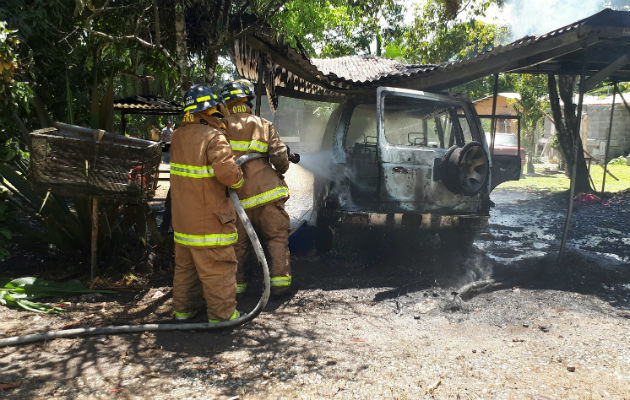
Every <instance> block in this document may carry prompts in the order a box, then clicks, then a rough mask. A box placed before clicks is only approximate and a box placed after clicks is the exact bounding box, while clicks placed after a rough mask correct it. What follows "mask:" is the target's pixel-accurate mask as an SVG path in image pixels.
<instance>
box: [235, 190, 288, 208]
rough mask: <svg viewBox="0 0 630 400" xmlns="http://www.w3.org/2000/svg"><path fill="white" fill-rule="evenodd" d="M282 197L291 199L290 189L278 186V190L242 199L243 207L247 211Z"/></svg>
mask: <svg viewBox="0 0 630 400" xmlns="http://www.w3.org/2000/svg"><path fill="white" fill-rule="evenodd" d="M282 197H289V188H288V187H286V186H278V187H277V188H274V189H271V190H267V191H266V192H262V193H261V194H257V195H256V196H252V197H248V198H246V199H241V205H242V206H243V208H245V209H247V208H252V207H255V206H258V205H260V204H265V203H268V202H270V201H273V200H276V199H279V198H282Z"/></svg>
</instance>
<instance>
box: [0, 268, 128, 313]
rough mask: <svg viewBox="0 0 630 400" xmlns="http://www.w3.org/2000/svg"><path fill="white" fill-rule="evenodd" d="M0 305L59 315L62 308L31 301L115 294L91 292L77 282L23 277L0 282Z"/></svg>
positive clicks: (106, 291) (110, 291) (111, 291)
mask: <svg viewBox="0 0 630 400" xmlns="http://www.w3.org/2000/svg"><path fill="white" fill-rule="evenodd" d="M0 285H3V286H2V287H0V304H2V305H5V306H8V307H13V308H18V309H22V310H26V311H32V312H39V313H46V314H59V313H61V312H63V311H64V310H63V308H62V307H59V306H56V305H53V304H47V303H40V302H34V301H32V300H34V299H39V298H43V297H63V296H74V295H78V294H84V293H116V292H115V291H113V290H92V289H88V288H86V287H85V286H83V285H82V284H81V283H80V282H79V281H67V282H52V281H47V280H44V279H41V278H35V277H24V278H17V279H13V280H10V281H6V280H5V281H4V282H3V281H2V280H0Z"/></svg>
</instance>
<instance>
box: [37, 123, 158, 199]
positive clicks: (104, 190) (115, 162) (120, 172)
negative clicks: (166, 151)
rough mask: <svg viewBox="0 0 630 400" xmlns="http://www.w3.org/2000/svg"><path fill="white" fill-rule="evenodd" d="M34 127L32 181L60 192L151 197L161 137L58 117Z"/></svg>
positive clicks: (114, 196)
mask: <svg viewBox="0 0 630 400" xmlns="http://www.w3.org/2000/svg"><path fill="white" fill-rule="evenodd" d="M55 126H56V128H46V129H39V130H36V131H33V132H31V134H30V138H31V157H30V159H31V173H30V178H31V180H32V181H33V182H36V183H38V184H41V185H42V186H45V187H48V188H50V189H51V190H52V191H53V192H55V193H59V194H62V195H72V196H77V195H85V196H99V197H101V198H106V199H113V200H119V201H122V202H127V203H139V202H143V201H147V200H149V199H151V198H152V197H153V195H154V193H155V188H156V187H157V182H158V172H159V165H160V160H161V154H162V153H161V148H160V145H159V143H156V142H151V141H148V140H142V139H137V138H131V137H125V136H121V135H117V134H113V133H109V132H105V131H102V130H95V129H89V128H83V127H79V126H74V125H68V124H62V123H55Z"/></svg>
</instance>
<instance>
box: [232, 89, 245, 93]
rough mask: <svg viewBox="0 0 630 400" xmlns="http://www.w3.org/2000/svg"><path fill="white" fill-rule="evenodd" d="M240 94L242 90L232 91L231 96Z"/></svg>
mask: <svg viewBox="0 0 630 400" xmlns="http://www.w3.org/2000/svg"><path fill="white" fill-rule="evenodd" d="M238 93H242V92H241V91H240V90H238V89H237V90H230V94H238Z"/></svg>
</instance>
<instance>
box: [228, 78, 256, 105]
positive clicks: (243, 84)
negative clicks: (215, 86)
mask: <svg viewBox="0 0 630 400" xmlns="http://www.w3.org/2000/svg"><path fill="white" fill-rule="evenodd" d="M221 97H222V98H223V101H224V102H226V103H227V102H228V101H234V100H238V99H244V98H247V100H248V101H250V100H252V99H253V98H254V97H255V95H254V85H252V83H251V82H250V81H248V80H247V79H239V80H237V81H234V82H230V83H228V84H226V85H225V86H223V89H222V90H221Z"/></svg>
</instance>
